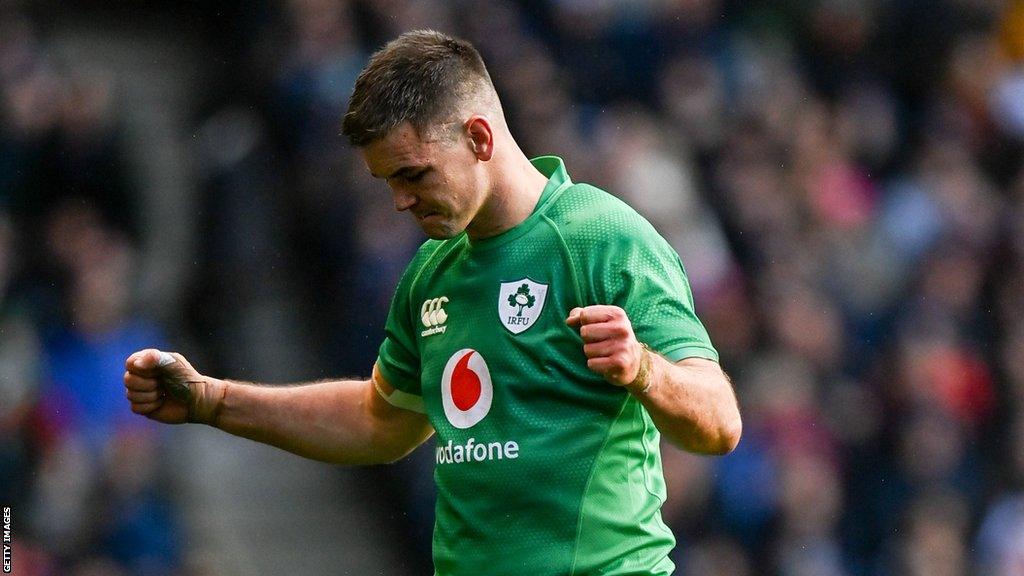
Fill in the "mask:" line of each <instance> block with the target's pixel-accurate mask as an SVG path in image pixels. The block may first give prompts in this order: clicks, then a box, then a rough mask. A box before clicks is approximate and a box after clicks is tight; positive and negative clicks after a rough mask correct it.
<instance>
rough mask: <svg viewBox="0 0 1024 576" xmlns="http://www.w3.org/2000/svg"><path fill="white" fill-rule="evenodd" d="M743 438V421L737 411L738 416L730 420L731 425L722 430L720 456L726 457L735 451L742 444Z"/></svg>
mask: <svg viewBox="0 0 1024 576" xmlns="http://www.w3.org/2000/svg"><path fill="white" fill-rule="evenodd" d="M741 436H743V419H742V418H741V417H740V413H739V410H737V411H736V414H735V415H734V416H733V417H732V418H730V419H729V423H728V424H727V425H725V426H724V427H723V429H722V442H721V445H722V451H721V452H720V453H719V454H720V455H723V456H724V455H725V454H728V453H730V452H732V451H733V450H735V449H736V446H738V445H739V443H740V437H741Z"/></svg>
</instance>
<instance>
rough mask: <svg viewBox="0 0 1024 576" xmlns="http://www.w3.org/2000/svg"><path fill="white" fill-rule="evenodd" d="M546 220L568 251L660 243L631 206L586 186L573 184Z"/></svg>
mask: <svg viewBox="0 0 1024 576" xmlns="http://www.w3.org/2000/svg"><path fill="white" fill-rule="evenodd" d="M548 217H549V219H550V220H551V221H552V223H553V224H554V226H555V227H556V228H558V230H559V233H560V234H561V235H562V237H563V238H564V240H565V242H566V243H567V244H569V246H570V248H588V249H593V248H594V247H614V246H628V245H636V244H640V245H643V244H646V243H650V242H654V243H661V242H664V240H662V238H661V236H660V235H659V234H658V233H657V231H655V229H654V227H653V226H652V225H651V224H650V222H648V221H647V219H646V218H644V217H643V216H641V215H640V214H639V213H638V212H637V211H636V210H634V209H633V208H632V207H631V206H629V205H628V204H626V203H625V202H623V201H622V200H620V199H619V198H616V197H615V196H613V195H611V194H609V193H608V192H605V191H604V190H602V189H600V188H598V187H596V186H592V185H590V184H574V185H573V186H571V187H570V188H569V189H567V190H566V191H565V192H564V193H563V194H562V196H561V197H560V198H559V199H558V202H557V203H556V204H555V205H554V206H552V209H551V210H550V211H549V212H548Z"/></svg>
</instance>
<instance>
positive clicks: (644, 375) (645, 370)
mask: <svg viewBox="0 0 1024 576" xmlns="http://www.w3.org/2000/svg"><path fill="white" fill-rule="evenodd" d="M640 346H641V347H643V353H642V356H640V369H639V370H637V372H636V378H633V381H632V382H630V383H629V384H626V388H627V389H628V390H629V391H630V392H633V393H634V394H643V393H644V392H647V391H648V390H649V389H650V388H651V384H652V383H653V382H652V381H651V349H650V348H648V347H647V344H644V343H643V342H641V343H640ZM638 386H643V388H641V389H640V390H637V387H638Z"/></svg>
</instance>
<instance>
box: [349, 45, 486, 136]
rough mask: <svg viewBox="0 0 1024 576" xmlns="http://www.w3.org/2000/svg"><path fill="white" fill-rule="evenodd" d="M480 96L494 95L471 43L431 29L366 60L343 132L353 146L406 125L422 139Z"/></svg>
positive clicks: (388, 46) (389, 46) (484, 68)
mask: <svg viewBox="0 0 1024 576" xmlns="http://www.w3.org/2000/svg"><path fill="white" fill-rule="evenodd" d="M484 94H487V95H488V96H489V95H493V94H494V85H493V84H492V83H491V77H490V75H489V74H488V73H487V68H486V67H485V66H484V61H483V58H481V57H480V53H479V52H477V50H476V48H474V47H473V45H472V44H470V43H469V42H467V41H465V40H461V39H459V38H453V37H451V36H447V35H445V34H441V33H440V32H435V31H433V30H416V31H414V32H406V33H405V34H402V35H401V36H399V37H398V38H396V39H394V40H392V41H391V42H388V43H387V45H385V46H384V47H383V48H381V49H380V50H379V51H377V52H376V53H375V54H374V55H373V56H371V57H370V63H369V64H367V66H366V68H365V69H363V71H362V72H361V73H360V74H359V78H357V79H356V85H355V89H354V90H353V92H352V97H351V98H350V99H349V102H348V112H347V113H346V114H345V119H344V121H343V122H342V127H341V132H342V134H344V135H345V136H347V137H348V140H349V142H351V143H352V145H353V146H365V145H367V144H369V143H370V142H373V141H374V140H376V139H378V138H383V137H384V136H385V135H387V133H388V132H390V131H391V130H392V129H394V128H395V127H396V126H398V125H399V124H402V123H404V122H409V123H411V124H412V126H413V128H415V129H416V131H417V132H419V133H420V134H423V133H424V131H425V130H427V129H428V128H430V127H431V125H432V124H434V123H436V122H440V121H445V120H448V119H449V118H450V117H451V116H453V115H454V114H455V113H456V112H457V111H458V109H459V105H460V104H461V103H463V102H465V101H466V100H469V99H471V98H474V97H476V96H479V95H484Z"/></svg>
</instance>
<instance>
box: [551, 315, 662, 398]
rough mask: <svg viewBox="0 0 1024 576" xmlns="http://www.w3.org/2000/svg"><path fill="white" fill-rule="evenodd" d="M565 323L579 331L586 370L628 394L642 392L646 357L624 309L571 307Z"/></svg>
mask: <svg viewBox="0 0 1024 576" xmlns="http://www.w3.org/2000/svg"><path fill="white" fill-rule="evenodd" d="M565 322H566V324H568V325H569V326H572V327H574V328H579V330H580V337H581V338H583V353H584V354H586V356H587V368H590V369H591V370H593V371H594V372H596V373H598V374H600V375H601V376H603V377H604V379H605V380H607V381H608V382H610V383H612V384H614V385H616V386H622V387H625V388H627V389H628V390H630V391H631V392H634V391H637V390H642V389H645V386H646V384H647V382H646V380H647V377H648V375H649V374H648V373H649V370H650V358H649V357H647V355H648V352H647V349H646V348H644V347H643V345H641V344H640V342H638V341H637V339H636V336H635V335H634V334H633V325H632V324H631V323H630V321H629V318H628V317H627V316H626V311H625V310H623V309H622V308H619V307H618V306H587V307H586V308H573V309H572V311H571V312H569V317H568V318H567V319H566V320H565Z"/></svg>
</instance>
